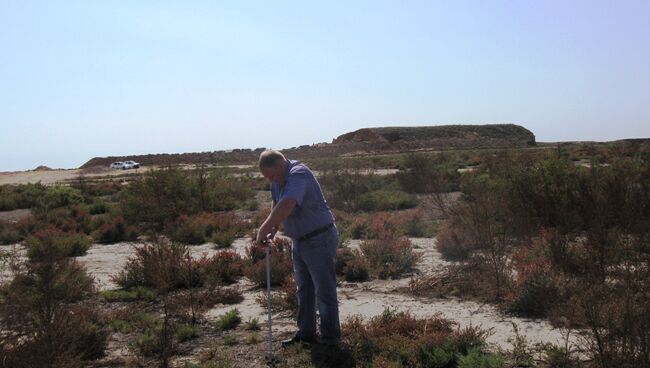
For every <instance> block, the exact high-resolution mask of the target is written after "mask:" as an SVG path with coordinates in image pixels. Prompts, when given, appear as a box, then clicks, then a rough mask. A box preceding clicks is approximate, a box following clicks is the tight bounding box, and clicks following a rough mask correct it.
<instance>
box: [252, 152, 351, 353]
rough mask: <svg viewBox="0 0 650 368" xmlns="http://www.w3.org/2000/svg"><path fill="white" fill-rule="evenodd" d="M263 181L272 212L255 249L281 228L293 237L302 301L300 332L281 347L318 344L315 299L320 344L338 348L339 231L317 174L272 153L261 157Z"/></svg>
mask: <svg viewBox="0 0 650 368" xmlns="http://www.w3.org/2000/svg"><path fill="white" fill-rule="evenodd" d="M259 168H260V171H261V173H262V175H263V176H264V177H265V178H266V179H267V180H269V181H270V182H271V196H272V197H273V209H272V211H271V213H270V214H269V216H268V217H267V219H266V221H264V223H263V224H262V226H261V227H260V229H259V232H258V234H257V243H258V244H263V241H264V240H265V239H266V237H267V236H268V235H269V234H271V237H273V236H274V235H275V232H276V231H277V229H278V227H279V226H280V223H282V224H283V225H284V234H285V235H287V236H289V237H291V239H292V249H291V255H292V259H293V270H294V273H295V279H296V286H297V297H298V321H297V322H298V331H297V332H296V334H295V336H294V337H293V338H291V339H289V340H286V341H283V342H282V345H283V346H289V345H292V344H295V343H312V342H315V341H316V340H317V338H316V305H315V302H316V299H318V311H319V314H320V332H321V342H323V343H325V344H332V345H336V344H338V341H339V340H340V337H341V328H340V325H339V309H338V300H337V296H336V270H335V266H334V261H335V256H336V247H337V246H338V237H339V234H338V230H337V229H336V226H335V225H334V216H333V215H332V211H331V210H330V209H329V207H328V206H327V203H326V202H325V198H324V197H323V193H322V191H321V188H320V185H319V184H318V181H317V180H316V178H315V177H314V174H313V173H312V172H311V171H310V170H309V168H308V167H307V166H305V165H304V164H302V163H300V162H299V161H294V160H287V159H286V158H285V157H284V156H283V155H282V153H280V152H278V151H273V150H267V151H264V152H262V154H261V155H260V160H259Z"/></svg>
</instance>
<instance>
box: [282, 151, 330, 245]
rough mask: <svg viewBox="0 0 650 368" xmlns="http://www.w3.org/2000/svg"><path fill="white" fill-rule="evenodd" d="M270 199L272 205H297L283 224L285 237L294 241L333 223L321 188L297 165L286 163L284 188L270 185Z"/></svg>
mask: <svg viewBox="0 0 650 368" xmlns="http://www.w3.org/2000/svg"><path fill="white" fill-rule="evenodd" d="M271 196H272V197H273V202H274V203H275V204H277V203H279V202H280V201H281V200H283V199H285V198H291V199H293V200H295V201H296V207H294V209H293V211H292V212H291V214H290V215H289V217H287V218H286V219H285V220H284V221H283V222H282V225H284V233H285V234H286V235H287V236H289V237H291V238H293V239H297V238H300V237H301V236H303V235H305V234H307V233H309V232H311V231H314V230H316V229H319V228H321V227H323V226H326V225H329V224H331V223H333V222H334V215H332V211H331V210H330V208H329V207H328V206H327V202H326V201H325V197H323V191H322V190H321V187H320V184H318V181H317V180H316V178H315V177H314V174H313V173H312V172H311V170H309V168H308V167H307V166H305V165H304V164H303V163H301V162H299V161H296V160H289V165H288V167H287V173H286V175H285V181H284V185H280V184H277V183H271Z"/></svg>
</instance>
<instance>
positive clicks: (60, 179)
mask: <svg viewBox="0 0 650 368" xmlns="http://www.w3.org/2000/svg"><path fill="white" fill-rule="evenodd" d="M180 167H181V168H182V169H193V168H196V165H181V166H180ZM215 167H222V168H237V169H252V172H251V173H250V174H251V175H253V176H254V177H261V174H260V173H258V172H257V171H256V170H255V167H254V166H251V165H223V166H215ZM158 168H159V166H146V167H140V168H139V169H132V170H114V169H110V168H108V167H96V168H92V169H89V170H85V169H52V170H29V171H13V172H0V185H5V184H14V185H17V184H28V183H38V182H40V183H41V184H44V185H51V184H60V183H66V182H70V181H73V180H75V179H77V178H79V177H80V176H83V177H85V178H89V179H98V178H116V177H120V176H123V175H128V174H138V175H140V174H143V173H145V172H146V171H147V170H149V169H158ZM398 171H399V170H397V169H367V170H363V171H362V173H364V174H368V173H371V172H372V173H374V174H377V175H390V174H395V173H397V172H398ZM314 174H315V175H316V176H318V175H320V173H319V172H318V171H314ZM234 175H235V176H238V175H242V174H234Z"/></svg>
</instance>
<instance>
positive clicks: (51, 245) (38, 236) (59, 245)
mask: <svg viewBox="0 0 650 368" xmlns="http://www.w3.org/2000/svg"><path fill="white" fill-rule="evenodd" d="M25 244H26V246H27V257H28V258H29V259H30V260H31V261H43V260H45V259H47V258H48V257H52V256H54V257H55V258H58V257H61V256H62V257H79V256H83V255H85V254H86V252H87V251H88V249H89V248H90V245H91V241H90V238H88V236H86V235H83V234H70V233H64V232H62V231H59V230H57V229H46V230H42V231H39V232H37V233H35V234H34V235H32V236H30V237H29V238H27V240H26V242H25Z"/></svg>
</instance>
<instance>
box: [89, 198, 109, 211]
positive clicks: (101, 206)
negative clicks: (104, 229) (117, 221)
mask: <svg viewBox="0 0 650 368" xmlns="http://www.w3.org/2000/svg"><path fill="white" fill-rule="evenodd" d="M108 210H109V207H108V204H106V202H104V201H102V200H96V201H95V202H93V204H91V205H90V206H88V213H90V214H91V215H100V214H104V213H107V212H108Z"/></svg>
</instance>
